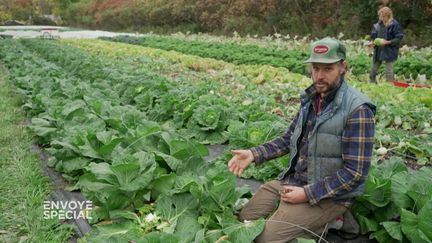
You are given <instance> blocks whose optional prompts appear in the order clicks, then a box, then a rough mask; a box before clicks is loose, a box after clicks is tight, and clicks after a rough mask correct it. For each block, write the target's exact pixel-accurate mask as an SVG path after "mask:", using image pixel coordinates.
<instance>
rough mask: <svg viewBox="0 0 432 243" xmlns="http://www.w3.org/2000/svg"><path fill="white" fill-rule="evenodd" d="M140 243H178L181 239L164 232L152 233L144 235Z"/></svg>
mask: <svg viewBox="0 0 432 243" xmlns="http://www.w3.org/2000/svg"><path fill="white" fill-rule="evenodd" d="M139 242H142V243H178V242H180V240H179V238H178V237H177V236H176V235H173V234H167V233H163V232H151V233H149V234H146V235H144V236H143V237H142V238H141V239H140V241H139Z"/></svg>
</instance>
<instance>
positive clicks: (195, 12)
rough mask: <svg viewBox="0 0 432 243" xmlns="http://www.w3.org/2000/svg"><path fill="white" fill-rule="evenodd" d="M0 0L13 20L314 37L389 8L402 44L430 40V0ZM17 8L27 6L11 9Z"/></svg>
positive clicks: (363, 27)
mask: <svg viewBox="0 0 432 243" xmlns="http://www.w3.org/2000/svg"><path fill="white" fill-rule="evenodd" d="M2 1H3V7H4V8H3V10H4V11H6V12H7V11H8V9H9V13H10V14H12V16H13V17H15V18H18V17H19V18H24V19H25V17H26V15H29V14H32V13H33V14H34V13H35V12H38V13H42V12H44V11H51V12H55V13H56V14H58V15H60V16H61V17H62V19H63V23H64V24H68V25H72V26H80V27H90V28H103V29H110V30H134V31H140V30H155V29H159V30H164V31H170V30H171V31H178V30H182V31H187V30H189V31H192V32H210V33H217V34H231V33H233V32H234V31H237V32H238V33H241V34H246V33H248V34H252V35H254V34H258V35H267V34H271V33H274V32H278V33H282V34H291V35H301V36H304V35H312V36H317V37H321V36H327V35H333V36H335V35H338V34H339V33H340V32H343V33H344V34H345V36H347V37H349V38H359V37H364V36H365V35H367V34H369V32H370V29H371V25H372V24H373V23H374V22H376V21H377V10H378V9H379V7H381V6H389V7H391V8H392V9H393V10H394V14H395V18H396V19H397V20H399V22H401V24H402V26H403V27H404V29H405V32H406V34H407V35H406V36H407V38H406V39H405V42H407V43H409V44H411V45H421V46H423V45H428V44H431V43H432V40H430V36H431V34H432V1H431V0H345V1H342V0H15V1H13V0H2ZM11 3H12V4H11ZM12 5H14V7H11V6H12ZM21 7H22V8H24V9H27V10H25V11H24V10H23V11H21V12H19V11H18V10H14V9H17V8H21ZM29 8H31V9H32V10H28V9H29ZM32 11H33V12H32ZM27 18H28V17H27Z"/></svg>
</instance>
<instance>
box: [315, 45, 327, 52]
mask: <svg viewBox="0 0 432 243" xmlns="http://www.w3.org/2000/svg"><path fill="white" fill-rule="evenodd" d="M328 51H329V48H328V46H325V45H318V46H315V47H314V49H313V52H314V53H316V54H324V53H327V52H328Z"/></svg>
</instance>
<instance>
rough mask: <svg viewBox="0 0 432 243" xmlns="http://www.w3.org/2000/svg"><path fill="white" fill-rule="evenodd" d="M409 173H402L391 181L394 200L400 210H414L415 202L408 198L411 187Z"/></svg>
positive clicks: (394, 176)
mask: <svg viewBox="0 0 432 243" xmlns="http://www.w3.org/2000/svg"><path fill="white" fill-rule="evenodd" d="M408 176H409V175H408V172H406V171H402V172H399V173H397V174H395V175H393V176H392V178H391V181H392V185H391V191H392V195H391V197H392V200H393V202H394V203H395V204H396V205H397V206H398V207H400V208H405V209H408V208H412V206H413V204H414V202H413V200H411V198H410V197H409V196H408V190H409V185H408V183H407V181H408Z"/></svg>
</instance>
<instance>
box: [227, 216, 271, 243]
mask: <svg viewBox="0 0 432 243" xmlns="http://www.w3.org/2000/svg"><path fill="white" fill-rule="evenodd" d="M218 220H219V222H220V224H221V225H222V227H223V232H224V233H225V234H227V235H228V237H229V240H230V241H231V242H236V243H237V242H238V243H250V242H252V241H253V240H254V239H255V238H256V237H257V236H258V235H260V234H261V232H262V231H263V230H264V226H265V220H264V219H258V220H255V221H252V222H248V223H241V222H239V221H237V220H234V219H233V218H232V216H231V217H230V216H228V215H227V214H225V215H223V216H222V218H219V219H218Z"/></svg>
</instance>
